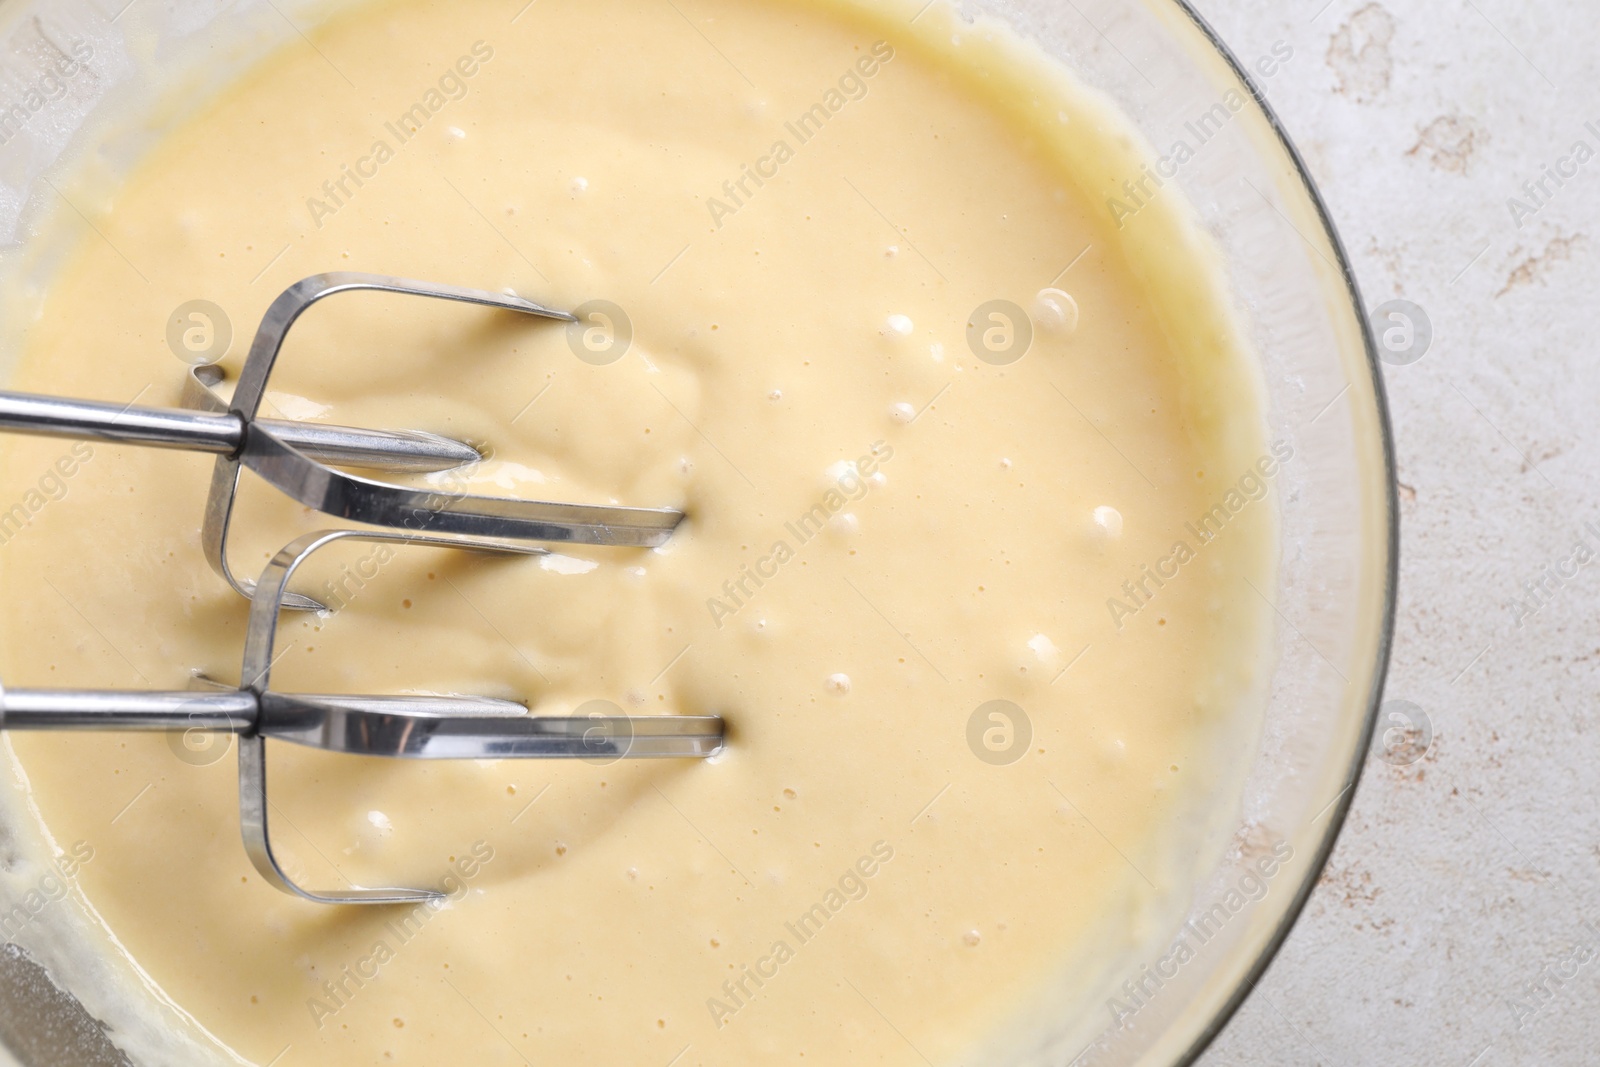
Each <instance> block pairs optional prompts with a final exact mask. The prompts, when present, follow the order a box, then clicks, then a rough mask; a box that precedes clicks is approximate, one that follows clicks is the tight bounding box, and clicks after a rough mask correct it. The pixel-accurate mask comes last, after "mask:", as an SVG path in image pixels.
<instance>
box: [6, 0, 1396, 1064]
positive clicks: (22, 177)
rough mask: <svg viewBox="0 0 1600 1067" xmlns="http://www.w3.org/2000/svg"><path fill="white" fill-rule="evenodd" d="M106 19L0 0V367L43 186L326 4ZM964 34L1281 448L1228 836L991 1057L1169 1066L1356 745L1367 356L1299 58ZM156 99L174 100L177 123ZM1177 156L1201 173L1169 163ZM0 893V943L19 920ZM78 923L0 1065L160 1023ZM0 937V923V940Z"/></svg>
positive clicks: (1383, 479) (1029, 22)
mask: <svg viewBox="0 0 1600 1067" xmlns="http://www.w3.org/2000/svg"><path fill="white" fill-rule="evenodd" d="M125 2H127V0H104V2H94V0H0V107H3V108H4V110H0V276H3V277H4V278H5V283H4V284H3V285H0V299H3V300H4V301H5V310H6V313H5V314H4V315H0V368H4V367H5V366H6V365H8V364H9V362H10V361H11V360H12V359H13V358H14V356H15V353H16V351H17V350H18V345H19V339H20V338H21V336H22V335H23V333H24V331H25V330H26V324H27V322H28V321H29V317H30V310H29V303H30V300H32V299H34V298H35V296H34V294H36V292H37V290H36V289H35V288H32V287H31V282H30V279H33V280H36V279H39V278H42V277H45V276H47V275H48V273H49V270H50V268H51V266H52V265H53V264H54V263H56V262H59V257H60V255H62V254H63V252H64V250H63V249H58V248H52V247H47V246H46V243H45V242H44V241H42V240H41V239H39V238H37V236H36V233H35V231H34V230H33V229H32V228H31V227H30V219H32V218H34V217H35V216H36V215H38V214H40V213H43V212H45V211H48V210H51V209H52V208H53V207H54V204H53V202H52V200H51V197H52V196H53V195H54V194H53V192H52V189H51V186H50V185H49V184H48V182H47V180H46V179H47V178H48V176H49V175H50V174H51V172H52V168H54V167H56V166H58V165H59V164H61V163H62V162H63V161H66V160H74V161H78V163H79V164H80V165H81V162H82V160H84V159H92V160H93V165H94V166H96V167H100V168H106V169H107V170H109V171H110V172H112V173H115V172H116V171H117V170H118V169H119V168H122V167H125V166H127V165H129V164H130V163H131V162H132V161H134V160H136V159H137V158H138V157H139V155H140V154H141V153H142V151H143V150H144V149H145V148H146V147H147V146H148V145H149V144H150V143H151V142H152V141H153V140H154V139H156V138H157V137H158V136H160V134H161V132H162V131H163V130H164V129H166V128H168V127H170V125H171V124H172V123H174V122H176V121H178V120H179V119H181V118H182V117H183V114H184V109H185V107H188V108H193V107H195V106H198V104H199V103H200V102H201V101H203V100H204V99H205V98H206V95H207V94H208V93H209V92H210V91H211V90H213V89H215V88H218V87H220V86H221V85H223V84H225V83H226V82H227V81H228V80H229V79H230V78H231V77H233V76H235V75H236V74H237V73H238V72H239V71H240V70H241V69H243V67H244V66H245V65H247V64H249V63H250V62H252V61H253V60H255V59H256V58H258V57H260V56H263V55H265V54H266V53H267V52H269V51H270V50H271V49H273V48H275V47H276V46H277V45H279V44H280V43H282V42H284V41H285V40H288V39H289V38H290V37H291V35H292V34H293V33H294V32H295V30H294V29H293V27H292V26H291V25H290V24H289V22H288V20H287V19H286V18H284V17H283V16H284V15H287V16H289V17H290V18H292V19H294V21H295V22H297V23H299V24H300V25H301V26H306V25H308V24H311V23H314V22H315V21H316V20H317V19H318V18H319V17H325V16H326V15H327V14H328V13H330V12H331V11H333V10H335V9H336V8H338V7H341V6H344V5H343V4H342V3H340V2H339V0H321V2H318V0H302V2H297V3H289V2H286V0H279V2H278V3H277V4H276V6H274V5H273V4H271V3H268V2H266V0H241V2H238V3H233V4H229V5H226V8H225V11H224V8H223V5H218V4H216V3H214V2H210V0H166V2H163V3H161V4H155V3H148V2H140V0H133V2H132V3H128V5H127V6H126V7H124V6H123V4H124V3H125ZM119 9H120V10H119ZM219 12H221V13H219ZM280 12H281V13H280ZM962 12H963V14H964V15H965V16H968V17H980V16H983V17H993V18H998V19H999V20H1001V21H1003V22H1005V23H1007V24H1009V25H1010V26H1011V27H1012V28H1013V29H1015V30H1016V31H1017V32H1018V33H1019V34H1020V35H1021V36H1023V37H1024V38H1025V39H1027V40H1029V41H1031V42H1032V43H1033V44H1034V45H1036V46H1037V47H1038V48H1039V49H1041V50H1042V51H1044V52H1045V53H1047V54H1049V55H1051V56H1053V57H1055V58H1057V59H1058V60H1060V61H1061V62H1063V63H1064V64H1065V65H1066V66H1067V67H1069V68H1070V69H1071V70H1072V71H1073V72H1075V73H1076V74H1077V75H1078V77H1079V78H1080V79H1082V80H1083V81H1084V82H1086V83H1087V84H1088V85H1089V86H1091V87H1092V88H1094V89H1096V90H1098V91H1099V92H1101V93H1103V94H1104V95H1105V96H1107V97H1109V98H1110V99H1111V100H1113V101H1115V103H1116V104H1117V105H1118V106H1119V107H1120V108H1121V110H1122V112H1123V113H1124V114H1125V115H1126V116H1127V117H1128V119H1129V120H1130V121H1131V123H1132V125H1133V127H1134V128H1135V129H1136V130H1137V132H1138V134H1139V135H1140V137H1141V138H1142V139H1143V141H1144V143H1145V145H1146V146H1147V151H1148V155H1149V158H1150V161H1151V164H1152V166H1153V168H1154V169H1155V170H1156V172H1157V173H1158V174H1159V175H1160V176H1161V178H1162V179H1163V180H1164V181H1170V182H1175V183H1176V184H1177V185H1178V186H1179V187H1180V188H1181V189H1182V190H1183V193H1184V194H1185V196H1186V197H1187V198H1188V200H1189V201H1190V203H1191V204H1192V205H1193V207H1194V209H1195V211H1196V212H1197V214H1198V216H1199V219H1200V223H1201V225H1202V227H1203V228H1204V230H1205V231H1206V232H1207V233H1208V234H1209V235H1210V238H1211V240H1212V241H1213V242H1214V244H1215V246H1216V248H1217V250H1218V252H1219V253H1220V263H1221V269H1222V270H1223V271H1224V272H1225V274H1226V281H1227V284H1228V286H1229V288H1230V289H1231V293H1232V296H1233V299H1234V302H1235V305H1236V309H1237V311H1238V313H1239V316H1240V320H1241V322H1242V323H1243V325H1244V328H1245V331H1246V334H1247V336H1248V338H1249V340H1250V341H1251V342H1252V344H1253V346H1254V348H1255V351H1256V352H1257V353H1258V354H1259V360H1260V366H1261V374H1262V379H1263V381H1264V383H1265V389H1266V398H1267V419H1268V423H1269V432H1270V439H1271V440H1273V441H1284V442H1287V443H1288V444H1289V445H1290V446H1291V447H1292V448H1293V450H1294V457H1295V461H1294V462H1292V463H1287V464H1285V465H1284V466H1283V468H1282V473H1281V474H1280V476H1279V479H1280V480H1279V485H1278V489H1279V491H1278V492H1277V493H1276V494H1275V495H1274V497H1273V498H1272V499H1274V500H1275V501H1276V503H1277V506H1278V508H1279V512H1280V514H1279V523H1280V531H1281V552H1282V558H1281V560H1280V561H1279V567H1278V579H1277V585H1276V588H1274V589H1270V590H1261V591H1260V592H1261V593H1262V595H1263V596H1264V597H1267V598H1269V599H1270V601H1271V604H1272V607H1273V609H1274V615H1275V619H1276V630H1277V633H1276V637H1277V642H1276V648H1275V660H1274V663H1273V667H1272V671H1271V677H1270V685H1269V689H1268V696H1269V703H1268V705H1267V709H1266V714H1265V720H1264V728H1263V730H1262V732H1261V736H1260V741H1259V745H1258V747H1257V748H1256V750H1255V751H1254V752H1252V753H1248V754H1247V755H1248V756H1249V766H1248V770H1247V771H1246V773H1245V787H1244V791H1243V799H1242V803H1240V804H1239V805H1238V810H1237V811H1236V812H1235V813H1234V818H1233V820H1232V833H1231V834H1228V835H1225V836H1226V841H1225V843H1224V845H1223V847H1221V848H1219V849H1218V850H1216V855H1215V856H1214V857H1211V858H1210V859H1209V860H1208V864H1207V866H1208V870H1207V873H1206V874H1205V875H1204V877H1202V878H1201V879H1200V880H1199V881H1198V882H1197V884H1196V885H1195V886H1194V890H1193V903H1192V907H1191V909H1190V913H1189V914H1188V916H1187V917H1185V919H1184V920H1183V922H1182V923H1181V924H1178V923H1175V924H1174V925H1173V928H1172V929H1170V930H1164V931H1153V932H1152V934H1151V937H1150V938H1148V943H1149V944H1150V945H1152V946H1156V947H1155V948H1153V949H1152V951H1151V954H1150V956H1149V958H1148V961H1147V962H1146V963H1144V964H1143V965H1140V966H1138V967H1137V968H1133V969H1130V968H1128V967H1126V966H1125V965H1123V964H1120V963H1119V964H1117V965H1110V964H1108V966H1107V968H1106V971H1105V973H1104V974H1103V975H1098V976H1094V978H1093V982H1094V983H1095V984H1097V985H1098V986H1099V987H1100V988H1101V989H1102V990H1103V993H1104V996H1103V1001H1104V1005H1105V1007H1104V1008H1098V1007H1097V1008H1095V1009H1094V1010H1093V1011H1092V1012H1088V1013H1083V1012H1078V1013H1070V1014H1069V1013H1063V1017H1061V1018H1058V1019H1055V1020H1052V1021H1051V1022H1050V1023H1048V1024H1047V1025H1046V1026H1045V1027H1044V1030H1045V1032H1044V1033H1043V1034H1042V1036H1041V1038H1040V1040H1039V1041H1037V1042H1035V1041H1032V1040H1030V1041H1028V1042H1025V1043H1023V1044H1021V1045H1019V1046H1018V1049H1019V1051H1018V1052H1017V1059H1016V1061H1017V1062H1018V1063H1023V1062H1050V1063H1057V1064H1059V1063H1070V1064H1074V1065H1081V1067H1091V1065H1129V1064H1145V1065H1151V1067H1156V1065H1170V1064H1186V1063H1190V1062H1192V1061H1193V1060H1195V1059H1196V1058H1197V1057H1198V1056H1199V1055H1200V1053H1201V1052H1202V1051H1203V1050H1204V1048H1205V1046H1206V1045H1207V1043H1208V1042H1209V1041H1210V1040H1211V1039H1212V1038H1213V1037H1215V1036H1216V1034H1217V1033H1218V1032H1219V1031H1220V1030H1221V1029H1222V1027H1223V1026H1224V1025H1226V1023H1227V1021H1228V1019H1229V1018H1230V1017H1231V1015H1232V1014H1233V1012H1234V1011H1235V1010H1236V1009H1237V1008H1238V1007H1239V1005H1240V1004H1241V1003H1242V1002H1243V1001H1244V999H1245V997H1246V996H1248V994H1249V991H1250V990H1251V989H1252V988H1253V987H1254V984H1255V982H1256V981H1257V979H1258V978H1259V977H1260V975H1261V973H1262V972H1263V971H1264V970H1265V968H1266V966H1267V964H1268V963H1269V962H1270V961H1271V959H1272V957H1273V954H1274V953H1275V952H1276V950H1277V948H1278V946H1279V945H1280V944H1281V943H1282V942H1283V940H1284V938H1285V937H1286V936H1287V934H1288V932H1289V929H1290V927H1291V926H1292V925H1293V923H1294V920H1295V918H1296V917H1297V916H1298V915H1299V913H1300V910H1301V908H1302V907H1303V906H1304V904H1305V902H1306V899H1307V898H1308V896H1309V895H1310V893H1311V890H1312V888H1313V886H1314V885H1315V884H1316V881H1317V877H1318V875H1319V874H1320V872H1321V869H1322V866H1323V863H1324V862H1325V860H1326V858H1327V855H1328V853H1329V851H1330V850H1331V848H1332V846H1333V842H1334V839H1335V837H1336V836H1337V834H1338V831H1339V828H1340V826H1341V824H1342V822H1343V820H1344V817H1345V813H1346V810H1347V808H1348V806H1349V804H1350V800H1351V796H1352V793H1353V790H1354V786H1355V784H1356V781H1357V778H1358V776H1359V773H1360V769H1361V766H1362V764H1363V761H1364V759H1365V756H1366V754H1367V750H1368V748H1369V745H1370V744H1371V742H1372V731H1373V725H1374V722H1375V718H1376V709H1377V706H1378V702H1379V699H1380V691H1381V687H1382V682H1383V676H1384V670H1385V667H1386V665H1387V661H1388V655H1389V647H1390V639H1391V634H1392V625H1393V614H1394V592H1395V579H1396V556H1397V546H1398V525H1397V524H1398V508H1397V506H1396V500H1395V480H1394V459H1393V448H1392V442H1391V439H1390V432H1389V425H1388V417H1387V411H1386V406H1385V402H1384V395H1383V387H1382V381H1381V376H1380V374H1379V368H1378V364H1377V362H1376V359H1375V352H1376V349H1375V347H1374V345H1373V340H1372V337H1371V332H1370V329H1369V325H1368V322H1367V317H1366V315H1365V314H1364V312H1363V310H1362V303H1361V299H1360V296H1359V293H1358V291H1357V287H1356V282H1355V278H1354V276H1353V274H1352V272H1351V269H1350V265H1349V262H1348V260H1347V258H1346V256H1345V253H1344V250H1343V248H1342V247H1341V245H1340V243H1339V239H1338V237H1337V235H1336V234H1335V232H1334V229H1333V225H1332V222H1331V220H1330V219H1329V217H1328V214H1327V211H1326V209H1325V208H1324V206H1323V203H1322V200H1321V198H1320V197H1319V196H1318V194H1317V191H1316V188H1315V187H1314V185H1313V184H1312V181H1311V178H1310V176H1309V175H1308V174H1307V172H1306V169H1305V166H1304V164H1303V162H1302V161H1301V159H1300V157H1299V155H1298V154H1297V153H1296V151H1295V149H1294V146H1293V145H1292V144H1291V143H1290V141H1289V138H1288V136H1287V134H1286V133H1285V131H1284V130H1283V128H1282V126H1281V125H1280V124H1279V123H1278V121H1277V119H1276V118H1275V117H1274V116H1273V114H1272V112H1271V110H1270V109H1269V108H1268V107H1267V106H1266V104H1265V103H1264V102H1263V100H1262V98H1261V95H1260V94H1259V92H1258V91H1257V89H1256V85H1257V84H1262V83H1270V81H1271V79H1273V78H1274V77H1277V76H1279V75H1280V73H1281V72H1282V70H1283V69H1284V68H1285V67H1286V66H1289V65H1291V64H1293V63H1294V62H1296V56H1295V52H1294V49H1293V48H1292V47H1290V46H1288V45H1286V44H1281V43H1280V44H1279V45H1276V46H1274V47H1273V48H1272V49H1271V50H1269V51H1268V52H1267V53H1265V54H1263V55H1261V56H1248V57H1237V56H1235V55H1233V54H1232V53H1231V52H1230V51H1229V50H1228V49H1227V47H1226V46H1225V45H1224V44H1223V43H1222V42H1221V41H1220V40H1219V39H1218V38H1217V36H1216V35H1215V34H1214V33H1213V32H1212V31H1211V29H1210V28H1209V27H1208V26H1207V25H1206V24H1205V23H1204V21H1203V20H1202V19H1201V18H1200V17H1199V15H1198V14H1197V13H1196V12H1195V11H1194V10H1193V9H1192V8H1190V7H1189V6H1188V5H1187V4H1186V3H1184V2H1183V0H994V2H984V3H971V4H964V5H962ZM74 48H78V49H80V50H83V49H88V50H89V51H90V55H91V58H89V59H88V61H87V62H86V63H82V64H80V65H78V66H76V67H71V69H72V73H70V74H66V73H62V71H64V70H65V69H67V68H68V67H69V66H71V65H70V64H68V65H67V66H62V65H59V64H60V63H61V60H62V56H63V54H64V53H71V52H72V51H73V49H74ZM1309 61H1310V60H1309V58H1307V57H1301V58H1300V59H1299V62H1309ZM175 72H176V73H175ZM175 78H176V79H179V80H181V83H182V85H183V93H182V94H181V96H180V97H179V98H178V99H179V102H178V103H177V104H174V103H173V99H174V98H173V97H172V95H171V93H170V91H169V87H170V86H171V85H172V84H173V83H174V80H175ZM158 102H159V105H160V106H157V105H158ZM130 114H134V115H142V116H144V121H138V122H133V121H129V120H128V118H127V116H129V115H130ZM1180 143H1182V144H1185V145H1187V146H1188V147H1189V148H1190V149H1201V148H1203V151H1195V152H1194V153H1193V158H1186V159H1183V160H1181V161H1180V160H1177V158H1176V157H1177V156H1178V155H1180V154H1181V153H1179V152H1177V151H1176V149H1177V146H1178V145H1179V144H1180ZM1067 251H1068V254H1069V255H1070V252H1071V250H1067ZM30 818H31V816H30V815H29V814H28V813H27V812H26V810H24V808H23V806H22V805H21V804H20V803H19V802H18V801H17V799H16V795H15V793H14V792H8V791H7V790H5V789H0V865H5V864H8V863H9V861H10V857H11V856H13V855H15V853H16V851H17V849H18V848H19V847H21V845H22V843H24V842H25V841H27V840H28V838H29V835H30V834H32V833H33V832H34V831H33V830H31V828H30V824H29V821H28V820H29V819H30ZM3 884H4V883H3V882H0V885H3ZM3 894H4V890H3V889H0V921H3V917H4V916H5V915H6V914H8V913H9V912H10V911H11V909H12V908H14V907H16V906H18V904H19V901H18V900H15V899H5V897H4V895H3ZM83 922H84V920H83V919H82V918H81V917H80V918H76V919H75V918H73V916H72V914H71V913H69V911H67V910H65V909H58V910H56V911H53V912H50V913H47V914H45V915H44V916H43V918H42V919H41V920H40V921H37V922H33V923H31V924H30V925H29V928H28V930H27V931H26V934H27V936H26V937H22V936H19V937H18V938H17V939H16V940H17V942H18V943H17V944H9V943H8V944H6V945H5V946H4V949H3V950H0V1046H4V1047H0V1064H3V1063H6V1062H13V1063H18V1064H21V1065H23V1067H47V1065H50V1067H53V1065H58V1064H61V1063H74V1064H80V1065H84V1067H97V1065H101V1064H115V1063H127V1062H129V1061H128V1060H127V1059H126V1058H125V1056H123V1055H122V1054H121V1053H119V1052H118V1051H117V1050H116V1049H115V1048H114V1047H113V1046H112V1045H111V1044H109V1043H108V1041H107V1038H106V1036H105V1035H106V1031H105V1029H104V1028H103V1027H102V1026H101V1025H100V1024H99V1023H97V1022H96V1020H97V1019H99V1020H103V1021H104V1023H105V1025H106V1026H109V1027H110V1028H111V1030H112V1032H134V1033H143V1034H157V1033H162V1032H163V1031H164V1030H165V1029H167V1028H172V1027H180V1028H181V1026H182V1025H184V1023H183V1020H180V1019H177V1018H175V1017H174V1015H173V1013H172V1012H171V1009H170V1008H168V1007H163V1006H160V1005H159V1003H158V1001H157V1000H156V999H155V997H154V995H153V993H152V992H151V991H149V990H147V989H141V988H137V983H133V984H131V986H130V988H128V989H126V990H124V991H123V992H122V993H119V994H118V995H116V996H109V995H107V993H106V991H105V988H104V987H105V986H106V984H107V983H106V973H105V972H104V971H103V970H102V969H101V968H97V967H96V966H94V965H92V964H89V963H86V962H85V961H84V957H83V954H82V953H75V952H73V951H72V948H73V946H75V945H79V944H82V943H86V942H85V941H84V940H83V939H84V938H85V937H86V933H85V929H84V927H83V925H82V924H83ZM7 929H9V928H8V927H4V926H3V925H0V935H3V934H4V933H5V931H6V930H7ZM5 941H6V937H5V936H0V942H5ZM1179 945H1183V946H1186V949H1187V950H1186V951H1181V952H1180V951H1178V950H1177V947H1178V946H1179ZM1161 946H1167V948H1166V949H1165V950H1163V949H1162V948H1161ZM124 984H128V983H124ZM91 990H92V991H93V992H92V993H90V992H89V991H91ZM64 991H65V992H64ZM73 993H77V994H79V996H77V997H75V996H73V995H72V994H73ZM80 1001H83V1002H87V1003H88V1004H89V1005H90V1008H91V1009H92V1010H88V1009H85V1007H83V1006H82V1004H81V1003H80ZM196 1047H198V1046H196ZM6 1048H9V1049H10V1050H11V1051H10V1053H9V1054H8V1053H7V1052H6Z"/></svg>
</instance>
